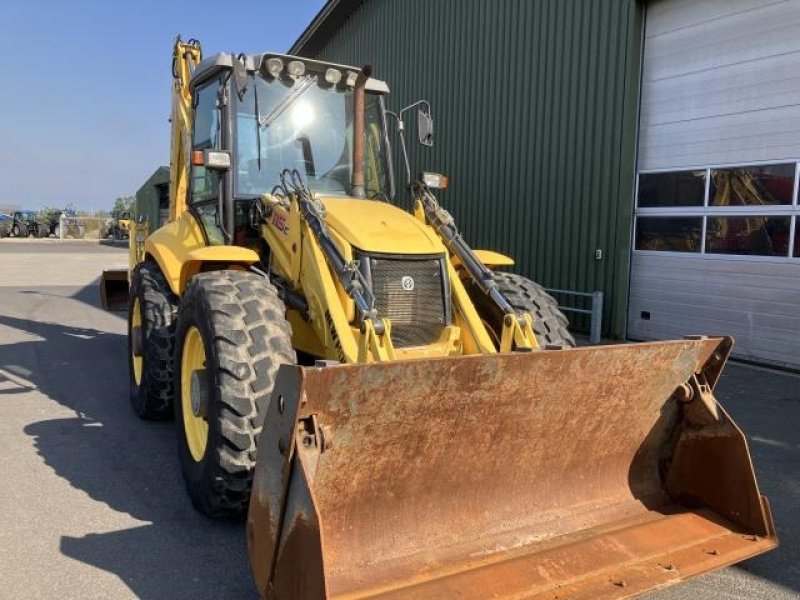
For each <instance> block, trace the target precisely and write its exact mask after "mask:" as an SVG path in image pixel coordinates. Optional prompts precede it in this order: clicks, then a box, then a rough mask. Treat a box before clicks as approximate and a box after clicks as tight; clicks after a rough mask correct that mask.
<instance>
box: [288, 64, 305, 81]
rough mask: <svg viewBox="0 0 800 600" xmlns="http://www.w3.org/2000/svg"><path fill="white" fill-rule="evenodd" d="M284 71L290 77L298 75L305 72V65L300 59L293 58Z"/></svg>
mask: <svg viewBox="0 0 800 600" xmlns="http://www.w3.org/2000/svg"><path fill="white" fill-rule="evenodd" d="M286 72H287V73H289V75H291V76H292V77H300V76H301V75H302V74H303V73H305V72H306V65H305V64H304V63H303V61H301V60H293V61H291V62H290V63H289V64H288V65H287V67H286Z"/></svg>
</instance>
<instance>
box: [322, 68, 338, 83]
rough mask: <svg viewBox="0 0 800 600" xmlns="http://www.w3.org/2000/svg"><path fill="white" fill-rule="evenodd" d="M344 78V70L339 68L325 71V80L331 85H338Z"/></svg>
mask: <svg viewBox="0 0 800 600" xmlns="http://www.w3.org/2000/svg"><path fill="white" fill-rule="evenodd" d="M341 80H342V72H341V71H339V70H338V69H328V70H327V71H325V81H327V82H328V83H330V84H331V85H336V84H337V83H339V82H340V81H341Z"/></svg>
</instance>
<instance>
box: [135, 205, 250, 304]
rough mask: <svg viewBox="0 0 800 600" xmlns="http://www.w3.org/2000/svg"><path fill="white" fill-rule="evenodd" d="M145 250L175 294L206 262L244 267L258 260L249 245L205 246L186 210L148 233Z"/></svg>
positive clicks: (200, 231)
mask: <svg viewBox="0 0 800 600" xmlns="http://www.w3.org/2000/svg"><path fill="white" fill-rule="evenodd" d="M144 250H145V256H149V257H151V258H152V259H153V260H155V261H156V263H158V266H159V267H160V268H161V272H162V273H164V277H165V278H166V279H167V283H168V284H169V287H170V289H171V290H172V292H173V293H174V294H176V295H178V296H181V295H182V294H183V291H184V289H186V284H187V283H188V282H189V280H190V279H191V278H192V277H194V276H195V275H196V274H197V273H199V272H200V271H201V269H202V267H203V264H205V263H215V264H220V263H222V264H224V265H227V266H239V267H245V266H249V265H252V264H254V263H257V262H258V261H259V256H258V254H257V253H256V252H255V251H253V250H250V249H249V248H243V247H241V246H207V245H206V242H205V239H204V237H203V231H202V229H201V227H200V224H199V223H198V222H197V220H196V219H195V218H194V216H193V215H192V214H191V213H189V212H184V213H183V214H182V215H181V216H180V218H178V219H177V220H175V221H172V222H170V223H168V224H166V225H165V226H163V227H161V228H160V229H159V230H158V231H156V232H154V233H153V234H152V235H150V236H149V237H148V238H147V240H146V241H145V244H144Z"/></svg>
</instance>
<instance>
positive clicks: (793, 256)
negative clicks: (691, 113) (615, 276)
mask: <svg viewBox="0 0 800 600" xmlns="http://www.w3.org/2000/svg"><path fill="white" fill-rule="evenodd" d="M787 163H794V167H795V168H794V186H793V190H792V203H791V204H779V205H770V206H734V207H731V206H710V205H709V202H710V198H709V191H710V187H711V172H712V171H715V170H717V169H735V168H746V167H763V166H770V165H779V164H787ZM682 171H705V183H706V185H705V197H704V200H703V205H702V206H659V207H640V206H639V179H640V176H641V175H647V174H653V173H675V172H682ZM799 182H800V160H770V161H753V162H748V163H746V164H741V163H735V164H718V165H705V166H697V167H684V168H679V169H677V168H674V169H643V170H640V171H637V173H636V182H635V183H636V187H635V198H634V213H633V215H634V218H633V230H632V233H631V248H632V252H636V253H637V254H638V253H641V254H651V255H669V256H683V257H694V258H696V257H698V256H702V257H703V258H712V259H723V260H743V261H771V262H775V261H781V262H783V261H785V262H789V263H800V254H798V253H795V252H794V246H795V238H796V236H797V233H798V232H797V228H798V227H800V218H798V217H800V203H799V202H798V188H799V187H800V186H799V185H798V183H799ZM747 216H761V217H789V218H790V219H789V240H788V251H787V254H786V255H785V256H766V255H752V254H724V253H712V252H707V251H706V239H707V236H708V219H709V218H714V217H747ZM639 217H702V220H703V223H702V224H703V229H702V237H701V247H700V252H678V251H674V250H639V249H637V248H636V234H637V231H638V225H639Z"/></svg>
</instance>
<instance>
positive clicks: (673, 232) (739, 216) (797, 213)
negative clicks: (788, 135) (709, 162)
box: [634, 162, 800, 259]
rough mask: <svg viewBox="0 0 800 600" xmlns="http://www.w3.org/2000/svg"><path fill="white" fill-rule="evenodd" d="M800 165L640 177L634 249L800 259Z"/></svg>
mask: <svg viewBox="0 0 800 600" xmlns="http://www.w3.org/2000/svg"><path fill="white" fill-rule="evenodd" d="M798 173H800V163H798V162H790V163H787V162H783V163H775V164H765V165H742V166H730V167H727V166H726V167H710V168H706V169H695V170H681V171H673V172H659V173H640V174H639V177H638V186H637V197H636V225H635V231H634V248H635V250H643V251H657V252H694V253H700V254H708V255H727V256H732V257H735V256H762V257H775V258H784V259H789V258H797V259H800V230H799V229H800V225H798V224H799V223H800V204H799V203H798V199H797V193H798V192H797V190H798Z"/></svg>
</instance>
